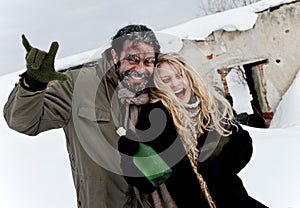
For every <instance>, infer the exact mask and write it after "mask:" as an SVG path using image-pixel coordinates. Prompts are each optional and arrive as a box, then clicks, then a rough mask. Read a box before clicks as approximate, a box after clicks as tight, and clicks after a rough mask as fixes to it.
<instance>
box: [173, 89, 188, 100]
mask: <svg viewBox="0 0 300 208" xmlns="http://www.w3.org/2000/svg"><path fill="white" fill-rule="evenodd" d="M185 92H186V89H184V88H182V89H179V90H177V91H175V92H174V93H175V95H176V97H178V98H180V97H183V96H184V95H185Z"/></svg>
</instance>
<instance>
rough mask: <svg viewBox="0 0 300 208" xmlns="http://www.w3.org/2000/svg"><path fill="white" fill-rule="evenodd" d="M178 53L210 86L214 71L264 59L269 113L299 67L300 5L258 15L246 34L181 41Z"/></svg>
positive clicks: (215, 34)
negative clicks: (252, 26)
mask: <svg viewBox="0 0 300 208" xmlns="http://www.w3.org/2000/svg"><path fill="white" fill-rule="evenodd" d="M183 42H184V46H183V48H182V50H181V51H180V53H181V54H182V55H183V56H184V57H185V58H186V59H187V60H188V61H190V63H191V64H192V65H193V66H194V67H195V68H196V69H197V70H198V71H199V73H201V74H202V75H203V76H204V77H205V78H206V79H207V80H209V81H210V82H212V83H213V84H214V85H218V86H222V82H221V77H220V75H219V74H218V72H217V70H218V69H230V68H232V67H233V66H237V65H244V64H247V63H252V62H257V61H260V60H268V63H267V64H265V65H264V67H263V70H264V79H265V80H264V82H265V87H266V96H267V99H268V102H269V105H270V106H271V108H272V111H275V110H276V107H277V105H278V103H279V101H280V99H281V97H282V96H283V94H284V93H285V92H286V90H287V89H288V87H289V86H290V85H291V83H292V81H293V79H294V77H295V75H296V73H297V72H298V70H299V68H300V61H299V60H300V50H299V49H300V2H295V3H291V4H286V5H281V6H280V7H278V8H274V9H269V10H266V11H263V12H261V13H259V14H258V18H257V22H256V24H255V26H254V28H252V29H250V30H247V31H233V32H226V31H223V30H219V31H215V32H213V33H212V34H211V35H210V36H209V37H207V40H205V41H193V40H184V41H183Z"/></svg>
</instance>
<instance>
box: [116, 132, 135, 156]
mask: <svg viewBox="0 0 300 208" xmlns="http://www.w3.org/2000/svg"><path fill="white" fill-rule="evenodd" d="M139 141H140V138H139V136H138V135H137V134H136V133H135V132H133V131H132V130H130V129H128V130H127V131H126V135H125V136H121V137H120V139H119V141H118V150H119V151H120V152H121V153H123V154H125V155H128V156H133V155H134V154H135V153H136V151H137V149H138V147H139Z"/></svg>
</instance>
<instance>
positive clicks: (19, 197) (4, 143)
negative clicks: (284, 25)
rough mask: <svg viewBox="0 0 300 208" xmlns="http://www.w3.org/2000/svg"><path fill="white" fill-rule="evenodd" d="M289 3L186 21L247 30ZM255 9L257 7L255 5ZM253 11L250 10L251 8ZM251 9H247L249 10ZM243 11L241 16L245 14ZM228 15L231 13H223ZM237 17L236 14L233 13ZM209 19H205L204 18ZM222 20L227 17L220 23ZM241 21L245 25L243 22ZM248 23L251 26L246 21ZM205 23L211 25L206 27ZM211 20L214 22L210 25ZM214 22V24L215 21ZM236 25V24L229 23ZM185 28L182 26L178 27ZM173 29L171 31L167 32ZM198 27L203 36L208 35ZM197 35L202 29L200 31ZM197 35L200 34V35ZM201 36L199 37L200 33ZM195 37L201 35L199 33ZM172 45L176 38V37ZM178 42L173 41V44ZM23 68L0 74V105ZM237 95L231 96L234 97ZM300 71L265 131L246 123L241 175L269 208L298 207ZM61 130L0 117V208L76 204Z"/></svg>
mask: <svg viewBox="0 0 300 208" xmlns="http://www.w3.org/2000/svg"><path fill="white" fill-rule="evenodd" d="M283 2H290V1H287V0H286V1H283V0H281V1H279V0H273V1H270V0H267V1H262V3H260V6H259V4H255V5H256V6H255V7H254V6H252V7H249V8H250V10H247V12H241V11H238V12H236V13H235V12H234V11H231V12H227V13H225V14H224V13H223V14H219V15H216V16H215V17H214V19H216V18H218V21H214V23H212V22H210V21H212V20H209V21H202V23H201V27H196V26H195V25H194V24H196V25H197V24H199V22H198V21H200V22H201V20H195V21H193V22H194V23H193V24H191V23H189V24H188V26H189V27H188V28H190V31H191V33H190V34H184V35H188V36H191V37H195V36H194V35H195V33H193V34H192V32H193V31H194V32H195V30H194V29H195V28H200V29H201V30H205V28H208V30H210V29H211V28H212V29H219V28H220V27H223V28H224V27H225V25H228V24H227V22H226V20H234V19H235V18H234V17H236V19H240V20H243V21H242V22H239V23H231V27H230V28H234V27H235V28H236V29H241V30H242V29H243V28H248V29H249V28H251V27H252V26H251V24H254V22H253V17H254V16H255V14H253V13H252V14H250V13H251V11H257V10H259V9H258V8H260V9H263V8H267V7H268V5H269V6H271V5H274V4H275V5H276V4H278V3H283ZM253 8H255V9H253ZM251 9H252V10H251ZM249 11H250V12H249ZM243 14H245V15H243ZM226 15H229V16H230V18H228V16H227V17H226ZM235 15H238V17H237V16H235ZM206 18H207V17H206ZM208 19H209V18H208ZM222 21H225V22H226V24H225V22H223V23H222ZM243 22H244V23H245V25H244V26H242V24H243ZM250 23H251V24H250ZM204 24H207V25H210V27H205V25H204ZM211 24H215V25H214V27H211ZM216 24H217V25H216ZM233 25H234V27H233ZM181 27H186V26H184V25H180V27H178V28H181ZM175 28H176V27H174V28H172V31H173V32H172V35H178V36H180V30H179V29H178V30H177V31H176V30H175ZM166 31H167V30H166ZM170 31H171V30H170ZM206 33H207V31H206V32H205V31H202V33H201V34H206ZM199 34H200V33H199ZM199 34H198V35H199ZM200 36H201V37H202V35H200ZM200 36H198V38H199V39H200V38H201V37H200ZM175 42H176V44H177V43H178V41H175ZM177 46H178V44H177V45H176V47H177ZM101 50H102V49H98V50H95V51H91V52H87V53H84V54H81V55H80V54H79V55H75V56H73V57H67V58H65V59H61V60H58V65H60V66H61V67H62V66H70V65H72V64H70V63H79V62H82V61H83V62H84V61H87V60H91V59H95V54H99V52H100V51H101ZM22 72H23V70H21V71H19V72H16V73H12V74H7V75H5V76H1V77H0V89H1V90H0V98H1V99H0V108H1V109H3V106H4V104H5V102H6V100H7V97H8V95H9V92H10V91H11V90H12V88H13V86H14V84H15V83H16V82H17V81H18V74H20V73H22ZM230 87H231V90H233V91H234V93H233V96H239V95H240V94H242V93H244V92H242V91H244V90H247V89H245V88H244V87H243V86H241V85H240V83H234V82H233V84H232V86H230ZM234 94H235V95H234ZM299 94H300V75H299V73H298V76H297V77H296V78H295V80H294V82H293V84H292V85H291V87H290V88H289V90H288V91H287V92H286V94H285V95H284V96H283V98H282V101H281V102H280V104H279V106H278V108H277V110H276V113H275V115H274V118H273V120H272V122H271V124H270V128H269V129H258V128H252V127H248V126H244V128H246V129H247V130H248V131H249V133H250V135H251V136H252V138H253V146H254V154H253V157H252V160H251V161H250V163H249V164H248V165H247V166H246V168H245V169H243V170H242V172H241V173H240V176H241V177H242V179H243V181H244V184H245V186H246V188H247V190H248V192H249V194H250V195H251V196H253V197H254V198H256V199H258V200H259V201H261V202H263V203H264V204H266V205H268V206H269V207H272V208H298V207H300V199H299V198H298V197H299V196H300V180H299V179H298V176H299V172H300V165H299V164H300V151H299V150H298V149H299V146H300V139H299V138H300V108H299V107H298V103H299V101H300V96H299ZM239 98H240V99H239V102H237V103H235V105H236V106H235V108H237V109H240V110H241V111H243V110H245V109H248V107H247V106H246V105H244V104H245V103H249V101H248V100H247V99H248V98H247V96H245V97H243V99H241V97H239ZM65 146H66V144H65V139H64V134H63V131H62V130H52V131H49V132H45V133H41V134H40V135H38V136H36V137H29V136H25V135H22V134H19V133H17V132H15V131H13V130H11V129H9V128H8V127H7V125H6V123H5V121H4V118H3V116H0V167H1V171H0V207H1V208H41V207H43V208H53V207H55V208H66V207H68V208H69V207H76V194H75V190H74V188H73V182H72V176H71V170H70V166H69V160H68V154H67V151H66V148H65Z"/></svg>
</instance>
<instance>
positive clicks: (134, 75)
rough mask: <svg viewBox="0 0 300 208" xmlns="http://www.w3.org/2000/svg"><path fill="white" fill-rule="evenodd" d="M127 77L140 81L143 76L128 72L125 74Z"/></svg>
mask: <svg viewBox="0 0 300 208" xmlns="http://www.w3.org/2000/svg"><path fill="white" fill-rule="evenodd" d="M127 76H130V77H131V78H132V79H136V80H141V79H144V77H145V76H144V75H143V74H139V73H136V72H129V73H127Z"/></svg>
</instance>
